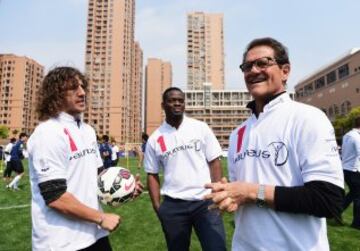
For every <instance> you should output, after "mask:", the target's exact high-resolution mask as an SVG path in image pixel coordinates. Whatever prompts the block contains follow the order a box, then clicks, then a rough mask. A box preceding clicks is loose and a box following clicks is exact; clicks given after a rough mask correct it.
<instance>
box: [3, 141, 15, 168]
mask: <svg viewBox="0 0 360 251" xmlns="http://www.w3.org/2000/svg"><path fill="white" fill-rule="evenodd" d="M13 146H14V144H13V143H11V142H10V143H8V144H7V145H6V146H5V149H4V152H6V153H4V156H5V163H7V162H9V161H10V158H11V155H10V152H11V149H12V148H13Z"/></svg>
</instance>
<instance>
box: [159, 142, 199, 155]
mask: <svg viewBox="0 0 360 251" xmlns="http://www.w3.org/2000/svg"><path fill="white" fill-rule="evenodd" d="M187 150H195V151H196V152H198V151H200V150H201V141H200V140H199V139H193V140H191V141H190V142H189V143H188V144H183V145H180V146H176V147H174V148H173V149H171V150H169V151H166V152H164V153H163V154H162V155H161V156H162V157H163V158H169V157H170V156H173V155H174V154H176V153H178V152H181V151H187Z"/></svg>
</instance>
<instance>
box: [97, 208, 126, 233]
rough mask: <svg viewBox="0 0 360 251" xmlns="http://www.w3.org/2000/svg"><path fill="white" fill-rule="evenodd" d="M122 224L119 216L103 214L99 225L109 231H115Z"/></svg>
mask: <svg viewBox="0 0 360 251" xmlns="http://www.w3.org/2000/svg"><path fill="white" fill-rule="evenodd" d="M120 223H121V218H120V216H119V215H117V214H109V213H103V214H102V215H101V219H100V221H99V223H98V225H99V226H100V227H101V228H102V229H105V230H107V231H110V232H112V231H114V230H115V229H116V228H117V227H118V226H119V224H120Z"/></svg>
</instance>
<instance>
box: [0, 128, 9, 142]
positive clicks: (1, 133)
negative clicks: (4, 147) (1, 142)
mask: <svg viewBox="0 0 360 251" xmlns="http://www.w3.org/2000/svg"><path fill="white" fill-rule="evenodd" d="M8 137H9V128H7V127H6V126H4V125H0V138H2V139H7V138H8Z"/></svg>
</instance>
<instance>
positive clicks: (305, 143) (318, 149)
mask: <svg viewBox="0 0 360 251" xmlns="http://www.w3.org/2000/svg"><path fill="white" fill-rule="evenodd" d="M304 113H306V111H305V112H304ZM296 131H297V133H296V134H295V135H294V137H295V138H294V142H296V149H297V153H298V157H299V165H300V169H301V173H302V177H303V181H304V182H310V181H326V182H330V183H333V184H334V185H337V186H339V187H343V172H342V167H341V161H340V156H339V153H338V150H337V143H336V139H335V132H334V128H333V127H332V125H331V123H330V121H329V120H328V119H327V117H326V116H325V115H324V113H323V112H321V111H317V110H314V111H309V112H308V113H307V114H306V115H302V121H299V123H298V126H297V128H296Z"/></svg>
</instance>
